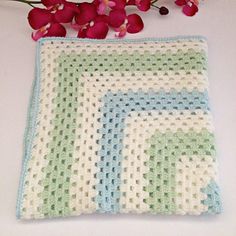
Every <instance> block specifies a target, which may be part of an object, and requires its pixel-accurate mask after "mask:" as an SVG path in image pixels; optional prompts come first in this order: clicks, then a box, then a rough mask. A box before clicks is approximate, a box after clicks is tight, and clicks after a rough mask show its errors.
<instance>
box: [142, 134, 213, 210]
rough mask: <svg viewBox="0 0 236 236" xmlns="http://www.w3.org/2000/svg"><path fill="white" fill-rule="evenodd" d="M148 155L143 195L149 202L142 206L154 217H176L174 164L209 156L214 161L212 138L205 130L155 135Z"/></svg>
mask: <svg viewBox="0 0 236 236" xmlns="http://www.w3.org/2000/svg"><path fill="white" fill-rule="evenodd" d="M149 142H150V145H151V146H150V148H149V150H147V154H148V155H149V156H150V159H149V161H148V163H147V164H148V167H149V172H148V173H147V174H146V175H145V178H146V179H147V180H148V182H149V184H148V186H147V187H146V189H145V191H147V192H148V193H149V198H147V199H145V202H146V203H147V204H148V205H149V207H150V210H151V212H153V213H165V214H168V213H175V210H176V205H175V197H176V192H175V176H176V163H177V161H178V158H179V157H180V156H182V155H186V156H189V157H190V158H191V156H193V155H199V156H201V155H203V156H205V155H208V156H209V158H213V159H215V155H216V151H215V141H214V135H213V134H212V133H210V132H209V131H207V130H202V131H201V132H200V133H196V132H194V131H189V132H188V133H185V132H182V131H178V132H176V133H172V132H170V131H168V132H166V133H160V132H156V133H155V134H154V135H153V136H152V137H151V138H150V140H149Z"/></svg>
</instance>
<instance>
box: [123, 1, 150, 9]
mask: <svg viewBox="0 0 236 236" xmlns="http://www.w3.org/2000/svg"><path fill="white" fill-rule="evenodd" d="M127 5H136V6H137V8H138V9H139V10H140V11H148V10H149V9H150V7H151V0H128V1H127Z"/></svg>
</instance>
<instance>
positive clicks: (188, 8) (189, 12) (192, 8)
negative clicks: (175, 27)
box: [183, 3, 198, 16]
mask: <svg viewBox="0 0 236 236" xmlns="http://www.w3.org/2000/svg"><path fill="white" fill-rule="evenodd" d="M197 12H198V7H197V6H196V5H195V4H194V3H192V4H191V5H189V4H187V5H185V6H184V7H183V13H184V14H185V15H186V16H194V15H195V14H196V13H197Z"/></svg>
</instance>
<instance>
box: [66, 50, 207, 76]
mask: <svg viewBox="0 0 236 236" xmlns="http://www.w3.org/2000/svg"><path fill="white" fill-rule="evenodd" d="M62 57H65V58H64V62H65V63H67V62H71V64H72V63H78V68H79V69H80V70H81V69H82V68H83V69H85V68H86V69H85V70H84V71H88V72H94V71H100V70H101V68H103V67H105V68H106V69H105V71H131V68H132V69H133V71H155V72H156V71H157V70H159V71H178V70H185V71H188V70H196V71H199V72H201V71H202V70H207V57H206V53H205V51H201V52H196V51H195V50H193V49H189V50H188V51H187V52H183V51H182V50H179V51H178V52H177V53H171V52H166V53H164V54H163V53H162V54H161V53H160V54H159V53H156V54H151V53H150V52H148V51H147V52H144V53H140V52H138V51H135V52H134V54H127V52H124V54H118V53H117V52H116V51H113V52H112V53H111V54H110V53H107V52H105V51H104V52H103V53H102V54H98V53H97V52H92V53H90V54H87V53H86V52H83V51H82V52H81V53H80V54H79V55H78V54H75V53H74V54H73V53H72V54H65V53H64V55H63V54H62ZM108 58H109V59H108ZM62 62H63V61H62Z"/></svg>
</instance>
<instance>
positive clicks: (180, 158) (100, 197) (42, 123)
mask: <svg viewBox="0 0 236 236" xmlns="http://www.w3.org/2000/svg"><path fill="white" fill-rule="evenodd" d="M37 61H38V63H37V72H38V73H37V77H36V79H35V83H34V88H33V93H32V99H31V106H30V110H29V119H28V126H27V130H26V136H25V152H24V162H23V170H22V178H21V183H20V190H19V198H18V203H17V214H18V217H20V218H25V219H30V218H47V217H59V216H70V215H79V214H82V213H93V212H104V213H106V212H111V213H119V212H120V213H163V214H194V215H199V214H205V213H211V214H215V213H219V212H220V211H221V203H220V198H219V189H218V185H217V173H216V172H217V168H216V167H217V160H216V151H215V141H214V133H213V132H214V128H213V126H212V117H211V113H210V108H209V102H208V79H207V44H206V41H205V40H204V39H203V38H200V37H183V38H172V39H166V40H157V39H150V40H126V41H115V40H114V41H113V40H108V41H99V40H97V41H96V40H94V41H93V40H91V41H88V40H78V39H60V38H59V39H53V38H48V39H43V40H41V41H40V42H39V45H38V53H37Z"/></svg>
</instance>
